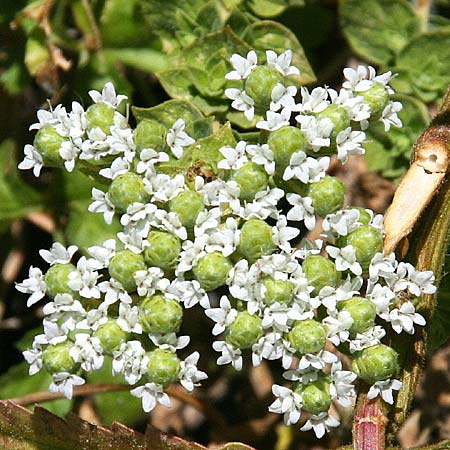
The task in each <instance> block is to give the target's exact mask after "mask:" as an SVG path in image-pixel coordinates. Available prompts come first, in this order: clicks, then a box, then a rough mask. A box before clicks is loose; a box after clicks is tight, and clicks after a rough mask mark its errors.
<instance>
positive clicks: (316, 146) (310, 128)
mask: <svg viewBox="0 0 450 450" xmlns="http://www.w3.org/2000/svg"><path fill="white" fill-rule="evenodd" d="M295 120H296V121H297V122H298V123H299V124H300V129H301V130H302V131H303V132H304V133H305V135H306V138H307V140H308V144H309V146H310V147H311V149H312V150H313V151H314V152H318V151H319V150H320V149H321V148H322V147H329V146H330V135H331V132H332V131H333V127H334V124H333V122H332V121H331V120H330V119H328V118H326V117H325V118H322V119H317V118H316V117H314V116H304V115H298V116H296V117H295Z"/></svg>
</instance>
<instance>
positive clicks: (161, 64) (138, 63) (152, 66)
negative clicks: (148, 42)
mask: <svg viewBox="0 0 450 450" xmlns="http://www.w3.org/2000/svg"><path fill="white" fill-rule="evenodd" d="M104 55H105V57H106V59H107V60H108V62H109V63H110V64H113V63H114V62H116V61H120V62H122V63H123V64H125V65H126V66H129V67H133V68H135V69H138V70H142V71H144V72H151V73H153V72H159V71H161V70H166V69H167V68H168V67H169V61H168V58H167V56H165V55H164V54H163V53H162V52H160V51H158V50H154V49H152V48H114V49H113V48H107V49H105V50H104Z"/></svg>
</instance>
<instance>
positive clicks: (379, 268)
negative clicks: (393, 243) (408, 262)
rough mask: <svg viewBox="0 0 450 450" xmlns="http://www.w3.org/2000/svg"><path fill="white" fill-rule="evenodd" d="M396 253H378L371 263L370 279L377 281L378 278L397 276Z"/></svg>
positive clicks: (390, 278) (373, 281)
mask: <svg viewBox="0 0 450 450" xmlns="http://www.w3.org/2000/svg"><path fill="white" fill-rule="evenodd" d="M397 265H398V263H397V260H396V259H395V253H391V254H390V255H388V256H385V254H384V253H376V254H375V255H374V257H373V258H372V261H371V262H370V265H369V279H370V281H371V282H372V283H376V282H377V281H378V278H379V277H381V278H384V279H389V280H392V279H394V278H395V269H396V268H397Z"/></svg>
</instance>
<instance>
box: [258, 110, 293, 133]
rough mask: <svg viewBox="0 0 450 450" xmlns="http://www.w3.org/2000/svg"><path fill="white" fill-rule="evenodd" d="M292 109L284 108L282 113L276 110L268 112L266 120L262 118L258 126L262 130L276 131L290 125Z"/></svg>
mask: <svg viewBox="0 0 450 450" xmlns="http://www.w3.org/2000/svg"><path fill="white" fill-rule="evenodd" d="M290 118H291V110H290V109H288V108H283V109H282V110H281V112H280V113H278V112H274V111H267V112H266V120H260V121H259V122H257V123H256V128H259V129H261V130H268V131H275V130H279V129H280V128H283V127H285V126H287V125H289V120H290Z"/></svg>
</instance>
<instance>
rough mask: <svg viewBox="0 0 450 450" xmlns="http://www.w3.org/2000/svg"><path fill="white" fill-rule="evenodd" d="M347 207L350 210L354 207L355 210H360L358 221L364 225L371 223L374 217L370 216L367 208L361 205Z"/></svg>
mask: <svg viewBox="0 0 450 450" xmlns="http://www.w3.org/2000/svg"><path fill="white" fill-rule="evenodd" d="M346 209H348V210H352V209H354V210H356V211H358V212H359V219H358V222H360V223H362V224H363V225H369V224H370V221H371V220H372V217H371V216H370V214H369V213H368V212H367V210H366V209H365V208H362V207H361V206H349V207H348V208H346Z"/></svg>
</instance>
